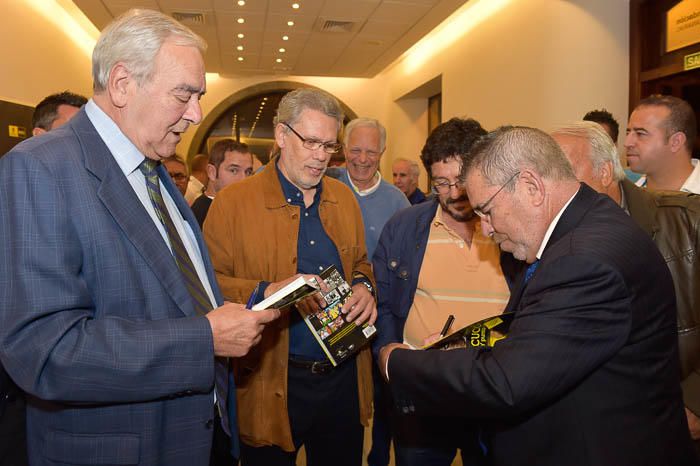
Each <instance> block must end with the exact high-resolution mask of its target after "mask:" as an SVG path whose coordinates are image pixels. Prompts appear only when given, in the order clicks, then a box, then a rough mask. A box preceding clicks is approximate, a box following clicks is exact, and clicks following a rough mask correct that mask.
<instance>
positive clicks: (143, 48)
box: [92, 9, 207, 92]
mask: <svg viewBox="0 0 700 466" xmlns="http://www.w3.org/2000/svg"><path fill="white" fill-rule="evenodd" d="M166 40H172V41H173V42H174V43H175V44H177V45H183V46H188V47H196V48H197V49H198V50H199V51H200V52H201V53H202V54H204V51H205V50H206V49H207V43H206V42H205V41H204V39H202V38H201V37H199V36H198V35H197V34H195V33H194V32H192V31H191V30H190V29H188V28H187V27H185V26H183V25H182V24H180V23H178V22H177V21H175V20H174V19H172V18H171V17H169V16H166V15H164V14H163V13H160V12H157V11H153V10H137V9H132V10H129V11H127V12H126V13H124V14H122V15H120V16H119V17H118V18H116V19H115V20H114V21H112V22H111V23H110V24H109V25H108V26H107V27H106V28H105V30H104V31H102V34H101V35H100V38H99V39H98V40H97V44H96V45H95V49H94V50H93V51H92V80H93V84H92V86H93V90H94V91H95V92H103V91H104V90H106V89H107V82H108V81H109V74H110V73H111V71H112V68H113V67H114V65H116V64H117V63H119V62H122V63H124V65H125V66H126V67H127V68H128V70H129V71H130V72H131V73H132V74H133V75H134V77H135V78H136V82H137V83H138V84H139V85H143V84H144V83H146V82H148V81H149V80H150V79H151V75H152V74H153V67H154V64H155V59H156V55H157V54H158V52H159V51H160V48H161V47H162V46H163V43H165V41H166Z"/></svg>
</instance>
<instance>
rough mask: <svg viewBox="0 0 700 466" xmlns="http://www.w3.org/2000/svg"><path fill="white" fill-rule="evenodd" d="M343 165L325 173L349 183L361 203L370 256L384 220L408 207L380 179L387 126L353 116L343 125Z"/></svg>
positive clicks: (392, 188)
mask: <svg viewBox="0 0 700 466" xmlns="http://www.w3.org/2000/svg"><path fill="white" fill-rule="evenodd" d="M343 149H344V152H345V161H346V168H329V169H328V175H329V176H332V177H334V178H337V179H339V180H340V181H342V182H343V183H345V184H346V185H348V186H349V187H350V188H351V189H352V191H353V193H355V199H357V202H358V204H360V210H361V211H362V221H363V222H364V225H365V243H366V245H367V257H368V258H369V260H372V255H373V254H374V248H375V247H376V246H377V241H379V235H380V234H381V233H382V229H383V228H384V224H385V223H386V221H387V220H389V218H391V216H392V215H394V213H395V212H397V211H399V210H401V209H404V208H406V207H408V206H409V205H410V204H409V203H408V201H407V200H406V197H405V196H404V195H403V194H402V193H401V192H400V191H399V190H398V189H396V188H395V187H394V186H392V185H391V184H389V183H387V182H386V181H384V180H383V179H382V176H381V174H380V173H379V163H380V162H381V159H382V155H383V154H384V151H385V150H386V129H385V128H384V126H383V125H382V124H381V123H379V121H377V120H375V119H373V118H356V119H354V120H352V121H350V122H349V123H348V124H347V125H345V131H344V132H343Z"/></svg>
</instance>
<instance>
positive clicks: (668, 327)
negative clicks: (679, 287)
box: [389, 185, 696, 466]
mask: <svg viewBox="0 0 700 466" xmlns="http://www.w3.org/2000/svg"><path fill="white" fill-rule="evenodd" d="M521 283H523V285H521V287H520V289H515V290H514V291H513V294H512V295H511V300H510V302H509V304H508V307H507V309H506V311H515V312H516V313H517V315H516V318H515V319H514V321H513V323H512V324H511V327H510V331H509V334H508V337H507V338H506V339H505V340H502V341H500V342H498V343H497V344H496V345H495V347H494V348H493V349H492V350H478V351H477V350H473V349H465V350H453V351H424V352H421V351H407V350H397V351H394V353H392V356H391V358H390V359H389V377H390V384H391V386H392V389H393V393H394V397H395V399H396V400H398V402H399V403H400V405H401V406H402V407H403V408H404V409H405V410H408V411H415V412H416V413H421V412H440V413H445V415H458V416H463V417H465V422H474V421H473V419H477V420H482V421H484V422H485V425H486V426H487V428H486V431H487V433H488V434H490V437H491V454H492V457H493V462H494V464H495V465H503V466H506V465H507V466H517V465H538V466H547V465H551V466H562V465H566V466H576V465H582V466H583V465H587V466H607V465H609V466H643V465H649V466H652V465H653V466H661V465H678V466H680V465H689V464H696V463H695V462H694V461H695V460H693V451H692V445H691V443H690V437H689V434H688V430H687V426H686V423H685V416H684V412H683V405H682V400H681V392H680V386H679V377H680V373H679V372H680V371H679V362H678V344H677V336H676V316H675V304H674V298H673V284H672V282H671V276H670V274H669V272H668V269H667V268H666V266H665V264H664V262H663V259H662V258H661V256H660V255H659V253H658V251H657V250H656V247H655V246H654V244H653V243H652V242H651V240H650V239H649V238H648V237H647V236H646V235H645V233H644V232H643V231H642V230H641V229H639V227H637V226H636V225H635V224H634V222H633V221H632V219H630V218H629V217H628V216H627V215H625V213H624V211H622V210H621V209H620V208H619V207H618V206H617V205H615V203H614V202H613V201H612V200H610V199H609V198H608V197H607V196H602V195H599V194H597V193H595V192H594V191H593V190H592V189H590V188H589V187H588V186H586V185H582V186H581V189H580V190H579V192H578V194H577V195H576V196H575V198H574V199H573V201H572V202H571V204H570V205H569V206H568V207H567V209H566V210H565V212H564V213H563V215H562V217H561V219H560V221H559V223H558V224H557V226H556V228H555V230H554V232H553V234H552V236H551V238H550V240H549V242H548V244H547V247H546V249H545V250H544V253H543V255H542V258H541V260H540V263H539V267H538V268H537V271H536V272H535V274H534V276H533V277H532V278H531V279H530V281H529V282H528V283H527V284H524V281H522V282H521Z"/></svg>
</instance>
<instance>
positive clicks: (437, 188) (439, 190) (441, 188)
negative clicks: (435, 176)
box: [433, 179, 464, 194]
mask: <svg viewBox="0 0 700 466" xmlns="http://www.w3.org/2000/svg"><path fill="white" fill-rule="evenodd" d="M463 183H464V180H461V179H458V180H457V181H455V182H454V183H449V182H448V181H447V180H445V181H440V182H438V183H433V192H435V193H436V194H448V193H449V192H450V191H451V190H452V188H453V187H455V188H457V189H460V187H461V185H462V184H463Z"/></svg>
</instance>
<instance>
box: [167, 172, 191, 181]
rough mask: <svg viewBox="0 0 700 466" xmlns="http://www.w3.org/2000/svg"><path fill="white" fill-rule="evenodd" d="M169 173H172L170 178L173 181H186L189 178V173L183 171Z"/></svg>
mask: <svg viewBox="0 0 700 466" xmlns="http://www.w3.org/2000/svg"><path fill="white" fill-rule="evenodd" d="M168 175H170V178H172V179H173V181H185V180H186V179H189V177H188V176H187V175H184V174H182V173H168Z"/></svg>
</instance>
